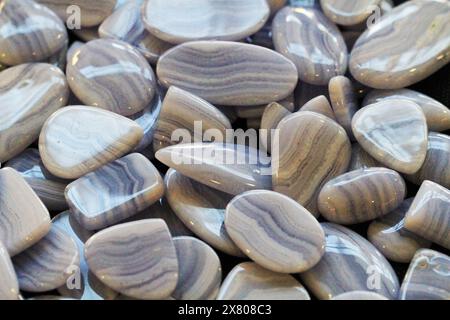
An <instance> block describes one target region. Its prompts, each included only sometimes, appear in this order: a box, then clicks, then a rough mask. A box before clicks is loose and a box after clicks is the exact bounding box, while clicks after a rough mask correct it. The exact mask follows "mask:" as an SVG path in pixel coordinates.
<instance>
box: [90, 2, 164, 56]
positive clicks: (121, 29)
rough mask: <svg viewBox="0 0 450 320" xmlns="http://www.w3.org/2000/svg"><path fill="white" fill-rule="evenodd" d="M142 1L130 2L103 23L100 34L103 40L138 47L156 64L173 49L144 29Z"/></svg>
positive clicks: (99, 30)
mask: <svg viewBox="0 0 450 320" xmlns="http://www.w3.org/2000/svg"><path fill="white" fill-rule="evenodd" d="M141 4H142V1H134V0H133V1H130V2H127V3H125V4H124V5H123V6H122V7H120V8H119V9H117V10H116V11H114V13H113V14H112V15H110V16H109V17H108V18H106V19H105V21H103V23H102V24H101V25H100V27H99V29H98V32H99V35H100V37H101V38H106V39H116V40H122V41H125V42H127V43H129V44H131V45H133V46H134V47H136V48H137V49H138V50H139V52H140V53H142V54H143V55H144V57H145V58H146V59H147V60H148V61H149V62H150V63H156V62H157V61H158V59H159V57H160V56H161V54H162V53H164V52H165V51H167V50H168V49H170V48H171V47H172V45H171V44H170V43H168V42H165V41H163V40H160V39H159V38H157V37H155V36H154V35H153V34H151V33H150V32H148V31H147V30H146V29H145V28H144V24H143V22H142V18H141Z"/></svg>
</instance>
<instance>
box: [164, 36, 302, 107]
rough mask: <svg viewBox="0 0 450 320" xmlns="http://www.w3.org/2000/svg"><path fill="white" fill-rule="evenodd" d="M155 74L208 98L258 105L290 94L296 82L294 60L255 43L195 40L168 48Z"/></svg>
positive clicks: (208, 99)
mask: <svg viewBox="0 0 450 320" xmlns="http://www.w3.org/2000/svg"><path fill="white" fill-rule="evenodd" d="M157 73H158V78H159V80H160V81H161V83H162V84H163V85H164V86H165V87H167V88H168V87H170V86H171V85H174V86H177V87H179V88H181V89H183V90H186V91H189V92H190V93H193V94H195V95H197V96H199V97H201V98H203V99H205V100H207V101H208V102H210V103H213V104H219V105H227V106H255V105H256V106H257V105H262V104H268V103H271V102H273V101H279V100H282V99H284V98H286V97H287V96H289V95H290V94H291V93H292V92H293V91H294V89H295V86H296V85H297V80H298V79H297V70H296V68H295V65H294V64H293V63H292V62H291V61H289V60H288V59H286V58H284V57H283V56H282V55H280V54H278V53H276V52H274V51H272V50H269V49H266V48H262V47H258V46H255V45H250V44H245V43H236V42H227V41H196V42H189V43H185V44H182V45H180V46H177V47H175V48H173V49H171V50H169V51H167V52H166V53H165V54H164V55H163V56H162V57H161V58H160V59H159V61H158V66H157Z"/></svg>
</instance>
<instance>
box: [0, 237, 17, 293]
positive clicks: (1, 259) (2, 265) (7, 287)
mask: <svg viewBox="0 0 450 320" xmlns="http://www.w3.org/2000/svg"><path fill="white" fill-rule="evenodd" d="M0 274H1V275H2V281H1V282H0V300H19V282H18V281H17V276H16V272H15V270H14V266H13V264H12V262H11V259H10V257H9V254H8V251H7V250H6V248H5V246H4V245H3V244H2V243H1V242H0Z"/></svg>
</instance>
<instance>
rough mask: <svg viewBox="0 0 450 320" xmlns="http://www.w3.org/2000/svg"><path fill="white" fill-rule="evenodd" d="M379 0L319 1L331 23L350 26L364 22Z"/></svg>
mask: <svg viewBox="0 0 450 320" xmlns="http://www.w3.org/2000/svg"><path fill="white" fill-rule="evenodd" d="M380 2H381V0H345V1H342V0H320V4H321V6H322V10H323V12H324V13H325V15H326V16H327V17H328V18H330V19H331V20H332V21H333V22H335V23H337V24H340V25H344V26H352V25H357V24H359V23H362V22H364V21H366V19H367V18H368V17H369V16H370V15H371V14H372V13H373V11H374V8H375V7H378V5H379V4H380Z"/></svg>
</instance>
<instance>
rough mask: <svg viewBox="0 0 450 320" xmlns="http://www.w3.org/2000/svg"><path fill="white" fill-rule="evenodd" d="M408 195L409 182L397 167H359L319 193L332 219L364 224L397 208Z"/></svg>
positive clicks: (323, 210) (324, 211)
mask: <svg viewBox="0 0 450 320" xmlns="http://www.w3.org/2000/svg"><path fill="white" fill-rule="evenodd" d="M405 194H406V185H405V182H404V181H403V178H402V177H401V176H400V175H399V174H398V173H397V172H395V171H394V170H391V169H386V168H365V169H359V170H355V171H351V172H348V173H344V174H343V175H340V176H338V177H336V178H334V179H332V180H330V181H328V182H327V184H325V186H324V187H323V188H322V190H321V191H320V194H319V199H318V203H319V211H320V213H321V214H322V215H323V216H324V217H325V218H326V219H327V220H328V221H331V222H335V223H339V224H355V223H361V222H365V221H370V220H373V219H375V218H378V217H381V216H384V215H385V214H387V213H389V212H390V211H392V210H394V209H396V208H397V207H398V206H399V205H400V204H401V203H402V201H403V199H404V198H405Z"/></svg>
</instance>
